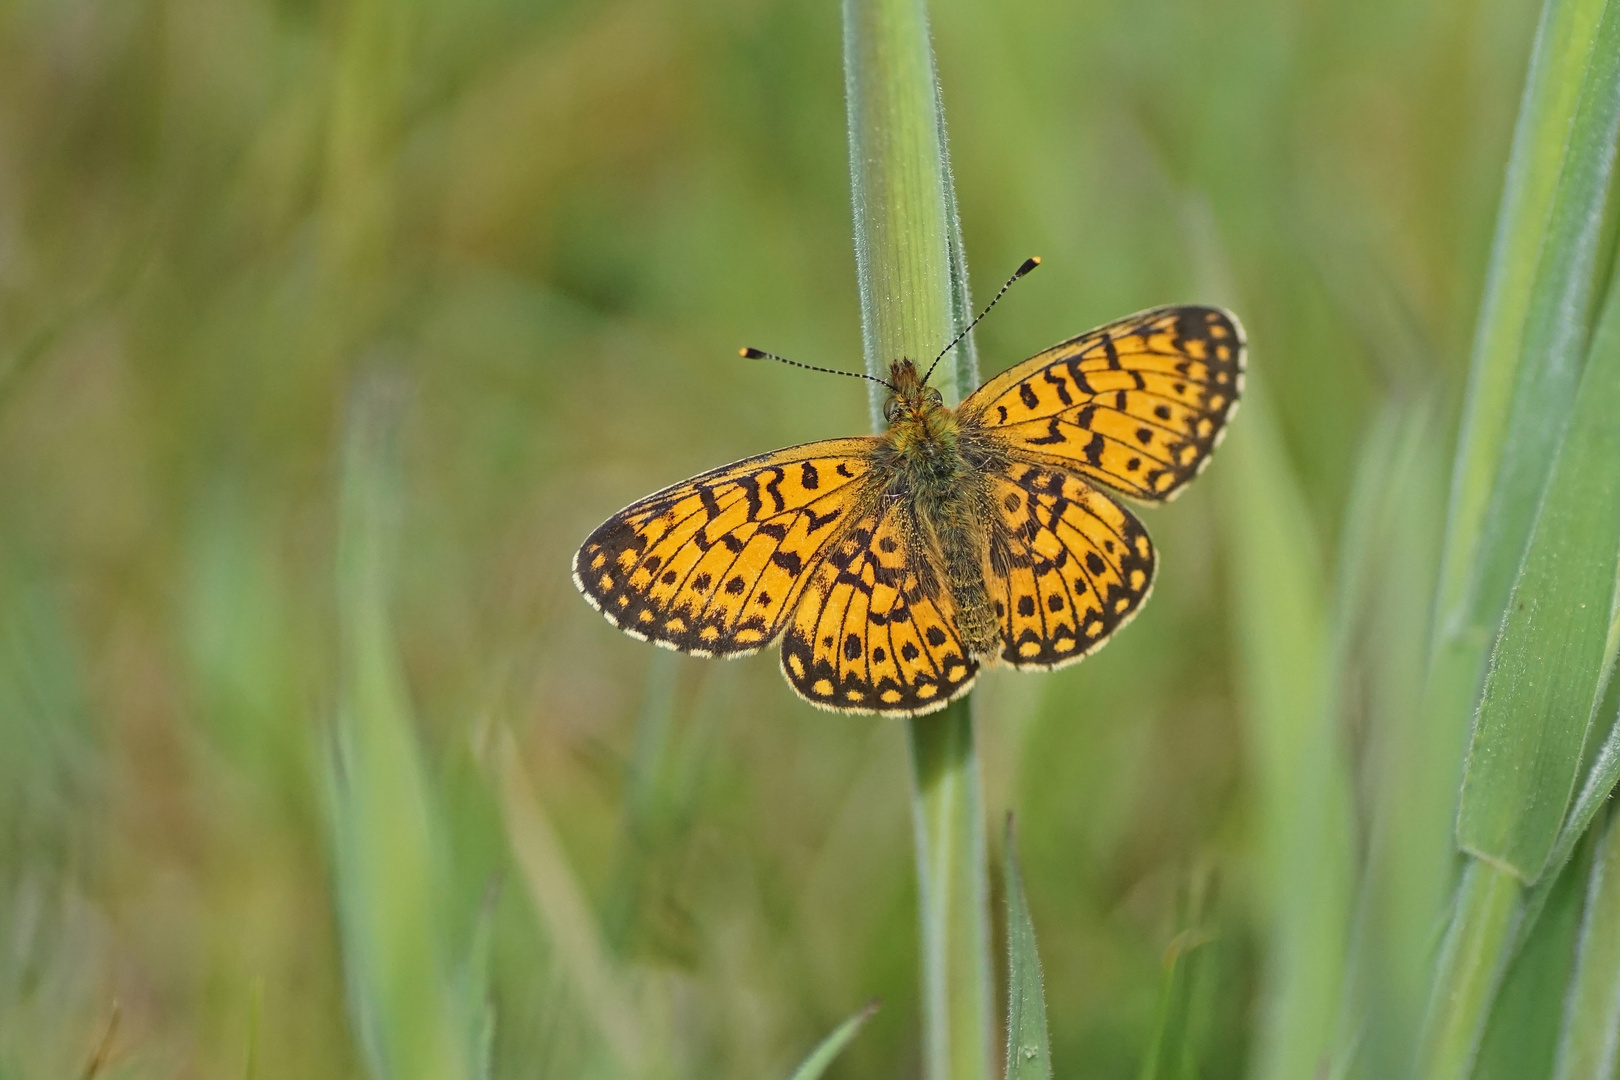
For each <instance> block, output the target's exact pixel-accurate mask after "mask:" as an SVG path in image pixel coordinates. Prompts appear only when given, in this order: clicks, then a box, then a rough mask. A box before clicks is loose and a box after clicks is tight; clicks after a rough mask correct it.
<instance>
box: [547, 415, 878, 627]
mask: <svg viewBox="0 0 1620 1080" xmlns="http://www.w3.org/2000/svg"><path fill="white" fill-rule="evenodd" d="M876 443H877V440H876V439H872V438H853V439H831V440H827V441H825V442H815V443H806V444H805V445H803V446H794V447H789V448H787V449H785V450H778V451H776V452H774V453H770V454H762V455H760V456H758V457H754V458H748V459H746V460H743V461H739V462H735V463H734V464H731V465H727V466H725V467H723V468H719V469H714V470H712V471H710V472H706V473H703V474H702V475H700V476H695V477H693V478H692V479H691V480H688V481H686V482H685V483H681V484H676V485H675V486H673V487H669V488H665V489H664V490H663V491H660V492H658V493H656V494H654V495H650V496H648V497H647V498H645V499H642V500H641V501H640V502H636V503H632V504H631V505H630V506H628V507H626V508H625V509H623V510H621V511H619V512H618V513H617V514H614V515H613V516H612V517H611V518H609V519H608V520H607V521H606V522H604V523H603V524H602V525H601V527H600V528H598V529H597V530H596V531H595V532H593V533H591V535H590V536H589V537H588V538H586V540H585V543H584V544H583V545H581V547H580V549H579V551H578V552H577V553H576V554H575V555H574V584H575V585H577V586H578V587H579V591H580V592H582V593H584V594H585V598H586V599H587V600H589V601H590V602H591V604H592V605H593V606H595V607H596V609H597V610H598V611H600V612H602V614H603V615H605V616H607V619H608V621H609V622H611V623H613V625H615V626H617V627H618V628H619V629H621V630H623V631H625V632H626V633H628V634H631V635H634V636H635V637H639V638H643V639H645V640H649V641H653V642H656V643H657V644H659V645H664V646H666V647H668V648H672V649H678V650H680V651H682V652H688V653H692V654H693V655H695V656H746V655H748V654H749V653H752V652H754V651H756V650H758V649H759V647H760V646H762V645H764V644H765V643H766V642H768V641H770V640H771V638H773V637H775V636H776V634H777V632H778V631H779V630H780V629H781V626H782V623H783V622H784V621H785V619H786V616H787V613H788V612H790V611H792V610H793V605H794V603H795V602H796V601H797V600H798V597H799V595H800V593H801V592H802V591H803V589H804V585H805V583H806V582H807V581H808V580H809V579H810V577H811V575H812V574H813V573H814V572H815V571H816V568H817V567H818V566H819V565H820V563H821V560H822V557H823V555H824V554H825V552H826V551H827V549H828V547H829V546H830V545H831V544H832V542H833V541H834V540H835V539H836V538H837V537H838V536H840V535H842V534H843V533H844V532H845V531H846V530H847V528H848V525H849V521H848V518H849V516H851V508H852V507H854V506H857V505H859V504H860V502H861V498H862V493H863V492H864V491H865V490H866V482H867V478H868V475H869V473H870V471H871V464H870V461H869V455H870V453H871V450H872V448H873V446H874V445H875V444H876Z"/></svg>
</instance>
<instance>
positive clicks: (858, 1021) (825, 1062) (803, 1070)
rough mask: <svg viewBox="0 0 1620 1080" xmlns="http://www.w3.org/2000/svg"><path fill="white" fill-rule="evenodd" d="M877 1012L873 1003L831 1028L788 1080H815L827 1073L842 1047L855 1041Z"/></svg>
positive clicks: (842, 1050)
mask: <svg viewBox="0 0 1620 1080" xmlns="http://www.w3.org/2000/svg"><path fill="white" fill-rule="evenodd" d="M877 1010H878V1003H877V1002H875V1001H874V1002H872V1003H871V1004H870V1005H868V1006H866V1008H864V1009H862V1010H861V1011H860V1012H858V1013H856V1014H855V1015H854V1016H851V1017H850V1018H849V1019H848V1020H845V1021H844V1022H843V1023H842V1024H839V1025H838V1026H837V1027H835V1028H833V1029H832V1031H831V1032H830V1033H829V1034H828V1035H827V1037H826V1038H825V1039H822V1040H821V1041H820V1042H819V1043H817V1044H816V1048H815V1049H814V1050H812V1051H810V1056H809V1057H807V1058H805V1059H804V1061H802V1062H800V1063H799V1067H798V1068H797V1069H794V1070H793V1075H792V1076H791V1077H790V1078H789V1080H817V1077H819V1076H820V1075H821V1074H822V1073H824V1072H826V1071H827V1066H829V1065H831V1064H832V1063H833V1059H834V1058H836V1057H837V1056H838V1055H839V1054H841V1053H843V1052H844V1047H846V1046H848V1045H849V1044H850V1043H851V1042H853V1041H854V1040H855V1036H856V1035H858V1034H860V1031H861V1028H863V1027H865V1026H866V1022H867V1021H868V1020H870V1019H871V1018H872V1014H873V1013H875V1012H877Z"/></svg>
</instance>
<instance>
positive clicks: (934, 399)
mask: <svg viewBox="0 0 1620 1080" xmlns="http://www.w3.org/2000/svg"><path fill="white" fill-rule="evenodd" d="M928 404H930V405H943V404H945V395H944V394H941V393H940V392H939V389H938V388H937V387H933V386H930V387H929V388H928Z"/></svg>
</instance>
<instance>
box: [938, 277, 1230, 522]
mask: <svg viewBox="0 0 1620 1080" xmlns="http://www.w3.org/2000/svg"><path fill="white" fill-rule="evenodd" d="M1243 363H1244V339H1243V328H1242V327H1241V326H1239V325H1238V321H1237V319H1235V318H1234V317H1233V316H1232V315H1231V314H1229V313H1228V312H1225V311H1222V310H1220V309H1219V308H1210V307H1163V308H1154V309H1153V310H1151V311H1144V312H1140V313H1139V314H1136V315H1131V316H1129V317H1127V318H1124V319H1120V320H1119V321H1118V322H1112V323H1109V324H1108V325H1107V326H1103V327H1100V328H1098V329H1096V330H1093V331H1091V332H1090V333H1087V334H1081V335H1080V336H1079V337H1076V338H1071V339H1070V340H1068V341H1065V342H1063V343H1061V344H1059V345H1054V346H1052V348H1050V349H1047V350H1046V351H1045V352H1042V353H1039V354H1037V355H1035V356H1033V357H1031V358H1030V359H1028V360H1025V361H1024V362H1023V363H1022V364H1019V365H1017V366H1016V367H1013V368H1009V369H1008V370H1007V371H1004V372H1002V373H1001V374H1000V375H997V376H996V377H995V378H993V379H991V380H990V381H989V382H987V383H985V384H984V385H983V386H981V387H980V388H979V389H978V390H976V391H974V393H973V394H972V395H971V396H970V397H968V399H967V400H966V401H964V402H963V403H962V406H961V408H960V409H959V410H958V415H959V416H960V417H961V418H962V420H963V422H964V423H975V422H976V423H978V424H979V425H982V426H983V427H984V428H986V429H987V430H989V431H991V432H993V433H994V434H995V435H996V436H997V437H998V439H999V440H1000V441H1002V442H1005V443H1006V444H1007V447H1008V448H1009V451H1010V452H1011V453H1012V454H1013V455H1014V456H1016V457H1019V458H1022V459H1024V460H1026V461H1035V462H1042V463H1046V464H1050V465H1053V466H1060V467H1063V468H1067V469H1072V470H1075V471H1077V472H1080V473H1083V474H1084V475H1086V476H1089V477H1092V478H1094V479H1096V480H1098V481H1101V482H1102V483H1104V484H1107V485H1108V486H1109V487H1111V488H1114V489H1115V490H1117V491H1120V492H1122V493H1123V494H1126V495H1130V496H1132V497H1134V498H1138V499H1147V500H1151V501H1154V502H1158V501H1162V500H1166V499H1171V498H1174V497H1175V496H1176V495H1177V494H1178V493H1179V492H1180V491H1181V489H1182V487H1183V486H1184V485H1185V484H1186V483H1187V481H1189V480H1191V479H1192V478H1193V477H1194V476H1196V475H1197V474H1198V472H1199V470H1201V469H1202V468H1203V467H1204V465H1205V464H1207V463H1208V461H1209V455H1210V452H1211V451H1213V450H1214V449H1215V446H1216V444H1217V443H1218V442H1220V439H1221V435H1222V434H1223V433H1224V432H1225V430H1226V424H1227V422H1228V421H1230V420H1231V418H1232V414H1233V413H1234V412H1235V411H1236V409H1237V403H1238V396H1239V395H1240V394H1241V393H1242V390H1243Z"/></svg>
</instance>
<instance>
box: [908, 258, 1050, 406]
mask: <svg viewBox="0 0 1620 1080" xmlns="http://www.w3.org/2000/svg"><path fill="white" fill-rule="evenodd" d="M1039 265H1041V257H1040V256H1039V255H1031V256H1030V257H1029V258H1027V259H1025V260H1024V264H1023V265H1022V266H1020V267H1019V268H1018V269H1017V270H1014V271H1013V276H1012V277H1010V278H1008V279H1007V283H1006V284H1005V285H1003V286H1002V287H1001V291H1000V292H998V293H996V295H995V296H994V297H993V298H992V299H991V301H990V302H989V303H988V304H986V305H984V310H983V311H981V312H979V313H978V314H977V315H975V316H974V317H973V321H972V322H970V323H968V324H967V325H966V326H964V327H963V328H962V332H961V333H960V334H957V335H956V337H955V338H953V339H952V340H951V343H950V344H949V345H947V346H945V347H944V348H943V349H941V350H939V355H938V356H936V357H934V362H933V363H932V364H929V365H928V375H932V374H933V373H934V369H935V368H936V367H938V366H939V362H940V361H941V360H943V359H945V354H946V353H948V352H950V351H951V350H952V349H954V348H956V347H957V346H958V345H960V344H961V343H962V339H963V338H965V337H967V336H968V332H969V331H970V330H972V329H973V328H974V327H975V326H978V325H979V320H980V319H982V318H984V317H985V316H986V315H988V314H990V309H991V308H993V307H995V306H996V301H997V300H1000V299H1001V298H1002V297H1003V296H1006V295H1007V290H1008V289H1010V288H1012V287H1013V282H1015V281H1017V280H1018V279H1019V278H1021V277H1023V276H1024V275H1025V274H1027V273H1029V272H1030V271H1031V270H1033V269H1035V268H1036V267H1037V266H1039ZM928 375H924V376H923V382H925V383H926V382H927V381H928Z"/></svg>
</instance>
